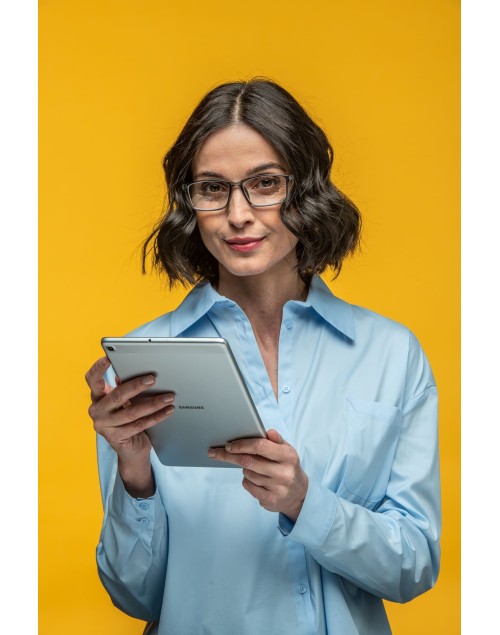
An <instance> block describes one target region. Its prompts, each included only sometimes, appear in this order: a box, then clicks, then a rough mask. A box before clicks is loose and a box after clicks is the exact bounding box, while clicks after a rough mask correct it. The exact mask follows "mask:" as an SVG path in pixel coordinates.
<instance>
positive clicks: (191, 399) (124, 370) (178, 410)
mask: <svg viewBox="0 0 500 635" xmlns="http://www.w3.org/2000/svg"><path fill="white" fill-rule="evenodd" d="M101 344H102V347H103V349H104V351H105V353H106V355H107V357H108V359H109V360H110V362H111V364H112V366H113V369H114V371H115V373H116V375H117V376H118V377H119V378H120V380H121V381H122V383H123V382H125V381H127V380H128V379H132V378H134V377H139V376H141V375H148V374H151V373H152V374H153V375H155V376H156V383H155V386H154V387H153V389H149V390H147V391H145V392H144V393H142V394H143V395H151V394H163V393H165V392H174V393H175V403H174V406H175V411H174V414H173V415H172V416H171V417H169V418H168V419H165V420H164V421H161V422H160V423H158V424H157V425H156V426H154V427H153V428H150V429H149V430H147V434H148V435H149V438H150V439H151V444H152V445H153V448H154V450H155V452H156V454H157V455H158V458H159V459H160V461H161V462H162V463H163V464H164V465H170V466H184V467H237V466H234V465H232V464H230V463H225V462H222V461H214V460H213V459H210V458H208V456H207V450H208V448H210V447H217V446H223V445H225V443H227V442H228V441H231V440H234V439H241V438H252V437H265V436H266V431H265V428H264V426H263V424H262V422H261V420H260V417H259V414H258V412H257V409H256V407H255V405H254V403H253V401H252V398H251V396H250V393H249V392H248V388H247V386H246V384H245V381H244V379H243V377H242V375H241V372H240V370H239V368H238V366H237V364H236V360H235V359H234V357H233V354H232V352H231V349H230V347H229V344H228V343H227V342H226V340H224V339H222V338H155V337H151V338H145V337H124V338H116V337H104V338H103V339H102V341H101Z"/></svg>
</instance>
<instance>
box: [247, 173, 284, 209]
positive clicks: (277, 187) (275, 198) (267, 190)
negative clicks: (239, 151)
mask: <svg viewBox="0 0 500 635" xmlns="http://www.w3.org/2000/svg"><path fill="white" fill-rule="evenodd" d="M242 187H244V188H245V192H246V193H247V195H248V198H249V199H250V202H251V203H252V205H276V204H277V203H282V202H283V201H284V200H285V198H286V178H285V177H284V176H279V175H275V174H267V175H263V176H255V177H253V178H251V179H247V180H246V181H245V182H244V183H243V185H242Z"/></svg>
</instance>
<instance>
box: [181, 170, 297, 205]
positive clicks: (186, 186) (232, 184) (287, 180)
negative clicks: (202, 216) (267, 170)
mask: <svg viewBox="0 0 500 635" xmlns="http://www.w3.org/2000/svg"><path fill="white" fill-rule="evenodd" d="M259 176H269V177H271V176H281V177H283V178H284V179H285V189H286V191H285V196H284V198H283V200H281V201H276V203H265V204H264V205H256V204H255V203H252V201H251V200H250V197H249V195H248V192H247V191H246V189H245V188H244V187H243V186H244V184H245V183H246V182H247V181H252V180H253V179H258V178H259ZM292 181H293V175H291V174H255V175H254V176H249V177H248V178H246V179H243V180H242V181H224V180H223V179H201V180H199V181H193V182H192V183H184V185H183V186H182V189H183V190H184V191H185V192H186V194H187V197H188V199H189V202H190V204H191V207H192V208H193V209H194V210H196V211H197V212H220V211H221V210H223V209H226V207H227V206H228V205H229V201H230V200H231V194H232V193H233V189H234V188H235V187H239V188H240V190H241V191H242V192H243V196H244V197H245V200H246V201H247V203H248V204H249V205H250V207H272V206H273V205H281V203H284V202H285V201H286V199H287V198H288V194H289V186H288V184H289V183H291V182H292ZM196 183H223V184H224V185H227V186H228V187H229V192H228V195H227V201H226V204H225V205H223V206H222V207H217V208H215V209H204V208H203V207H202V208H200V207H195V206H194V204H193V200H192V198H191V194H190V192H189V188H190V187H191V185H196Z"/></svg>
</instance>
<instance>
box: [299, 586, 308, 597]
mask: <svg viewBox="0 0 500 635" xmlns="http://www.w3.org/2000/svg"><path fill="white" fill-rule="evenodd" d="M297 591H298V592H299V593H300V594H301V595H303V594H304V593H305V592H306V591H307V587H306V586H304V585H303V584H301V585H300V586H299V588H298V589H297Z"/></svg>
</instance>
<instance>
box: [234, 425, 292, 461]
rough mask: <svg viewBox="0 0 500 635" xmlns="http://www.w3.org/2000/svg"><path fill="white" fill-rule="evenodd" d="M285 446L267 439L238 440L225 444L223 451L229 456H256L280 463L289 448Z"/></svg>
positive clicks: (285, 456) (284, 458)
mask: <svg viewBox="0 0 500 635" xmlns="http://www.w3.org/2000/svg"><path fill="white" fill-rule="evenodd" d="M274 432H276V431H275V430H274ZM276 434H278V433H276ZM287 446H288V444H285V443H278V442H276V441H272V440H269V439H238V440H237V441H231V442H230V443H226V445H225V450H226V452H228V453H229V454H257V455H259V456H262V457H264V458H266V459H268V460H270V461H276V462H280V461H284V460H286V458H287V455H288V452H289V450H288V447H290V446H288V447H287Z"/></svg>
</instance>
